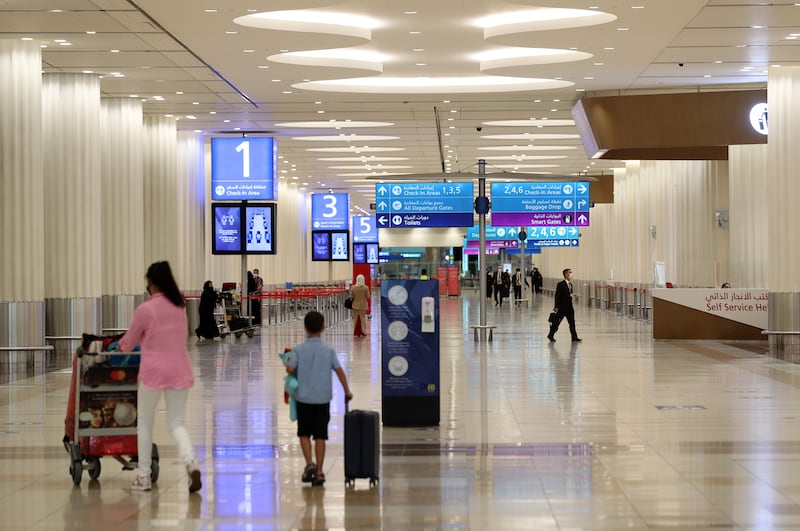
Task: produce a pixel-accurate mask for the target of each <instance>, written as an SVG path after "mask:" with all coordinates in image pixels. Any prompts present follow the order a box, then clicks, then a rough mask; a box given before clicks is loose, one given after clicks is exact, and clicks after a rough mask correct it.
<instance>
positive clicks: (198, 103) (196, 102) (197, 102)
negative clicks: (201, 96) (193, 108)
mask: <svg viewBox="0 0 800 531" xmlns="http://www.w3.org/2000/svg"><path fill="white" fill-rule="evenodd" d="M192 105H200V102H199V101H193V102H192Z"/></svg>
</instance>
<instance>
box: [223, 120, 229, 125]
mask: <svg viewBox="0 0 800 531" xmlns="http://www.w3.org/2000/svg"><path fill="white" fill-rule="evenodd" d="M222 121H223V122H224V123H226V124H229V123H231V121H230V120H222Z"/></svg>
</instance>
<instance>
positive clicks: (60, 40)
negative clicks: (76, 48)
mask: <svg viewBox="0 0 800 531" xmlns="http://www.w3.org/2000/svg"><path fill="white" fill-rule="evenodd" d="M53 42H58V43H62V42H67V39H53Z"/></svg>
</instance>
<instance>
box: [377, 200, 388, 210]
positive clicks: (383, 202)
mask: <svg viewBox="0 0 800 531" xmlns="http://www.w3.org/2000/svg"><path fill="white" fill-rule="evenodd" d="M387 206H389V205H387V204H386V201H381V202H380V203H378V208H380V209H381V210H383V209H385V208H386V207H387Z"/></svg>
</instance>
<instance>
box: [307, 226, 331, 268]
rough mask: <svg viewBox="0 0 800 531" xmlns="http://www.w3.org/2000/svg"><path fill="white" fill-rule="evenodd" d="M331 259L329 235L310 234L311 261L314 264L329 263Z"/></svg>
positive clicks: (321, 233)
mask: <svg viewBox="0 0 800 531" xmlns="http://www.w3.org/2000/svg"><path fill="white" fill-rule="evenodd" d="M330 259H331V233H330V232H312V233H311V260H312V261H314V262H329V261H330Z"/></svg>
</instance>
